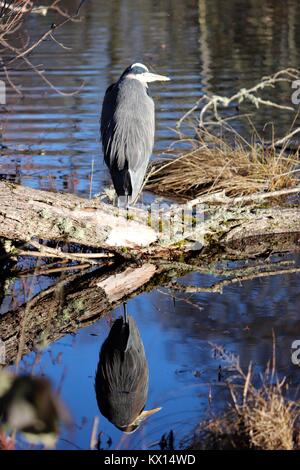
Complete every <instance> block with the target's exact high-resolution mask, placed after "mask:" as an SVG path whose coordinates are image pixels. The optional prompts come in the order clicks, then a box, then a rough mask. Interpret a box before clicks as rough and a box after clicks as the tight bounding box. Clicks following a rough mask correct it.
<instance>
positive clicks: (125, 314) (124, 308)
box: [123, 302, 127, 323]
mask: <svg viewBox="0 0 300 470" xmlns="http://www.w3.org/2000/svg"><path fill="white" fill-rule="evenodd" d="M123 313H124V321H125V323H127V302H124V303H123Z"/></svg>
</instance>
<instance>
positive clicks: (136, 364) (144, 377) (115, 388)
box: [95, 304, 160, 433]
mask: <svg viewBox="0 0 300 470" xmlns="http://www.w3.org/2000/svg"><path fill="white" fill-rule="evenodd" d="M148 383H149V371H148V364H147V360H146V356H145V351H144V345H143V342H142V339H141V337H140V334H139V330H138V328H137V325H136V323H135V321H134V319H133V318H132V317H131V316H130V315H127V312H126V304H124V318H123V317H120V318H118V319H117V320H116V321H115V322H114V324H113V326H112V328H111V330H110V333H109V335H108V337H107V338H106V340H105V341H104V343H103V345H102V348H101V352H100V360H99V364H98V368H97V372H96V379H95V388H96V397H97V402H98V406H99V409H100V411H101V413H102V414H103V415H104V416H105V417H106V418H107V419H108V420H109V421H110V422H111V423H113V424H114V425H115V426H116V427H117V428H118V429H120V430H121V431H124V432H127V433H130V432H133V431H135V430H136V429H137V428H138V427H139V425H140V424H141V422H142V421H143V420H144V419H146V418H147V417H148V416H150V415H152V414H154V413H156V412H157V411H159V410H160V408H155V409H153V410H148V411H144V407H145V404H146V401H147V396H148Z"/></svg>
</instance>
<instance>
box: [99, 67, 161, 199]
mask: <svg viewBox="0 0 300 470" xmlns="http://www.w3.org/2000/svg"><path fill="white" fill-rule="evenodd" d="M167 80H170V79H169V78H168V77H165V76H163V75H157V74H154V73H151V72H149V70H148V69H147V67H145V65H143V64H140V63H135V64H132V65H130V66H129V67H128V68H127V69H126V70H125V71H124V72H123V74H122V75H121V77H120V78H119V80H118V81H117V82H116V83H114V84H113V85H111V86H110V87H109V88H108V89H107V90H106V93H105V97H104V100H103V105H102V113H101V137H102V145H103V152H104V160H105V163H106V165H107V166H108V168H109V171H110V174H111V177H112V181H113V184H114V187H115V190H116V193H117V195H118V203H119V205H128V203H131V204H134V203H135V202H136V200H137V198H138V196H139V193H140V191H141V188H142V184H143V181H144V177H145V174H146V170H147V166H148V162H149V158H150V155H151V153H152V150H153V145H154V131H155V118H154V102H153V100H152V98H150V96H149V94H148V83H150V82H155V81H167Z"/></svg>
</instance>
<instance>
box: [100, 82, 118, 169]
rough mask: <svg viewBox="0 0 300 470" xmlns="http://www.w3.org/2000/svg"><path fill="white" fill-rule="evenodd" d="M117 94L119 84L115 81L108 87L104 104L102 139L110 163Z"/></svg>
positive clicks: (105, 155) (106, 158)
mask: <svg viewBox="0 0 300 470" xmlns="http://www.w3.org/2000/svg"><path fill="white" fill-rule="evenodd" d="M117 94H118V86H117V84H116V83H113V84H112V85H110V86H109V87H108V88H107V90H106V93H105V96H104V100H103V104H102V112H101V139H102V145H103V151H104V159H105V161H106V163H107V164H108V165H109V163H110V147H111V142H112V139H113V135H114V128H115V119H114V113H115V109H116V101H117Z"/></svg>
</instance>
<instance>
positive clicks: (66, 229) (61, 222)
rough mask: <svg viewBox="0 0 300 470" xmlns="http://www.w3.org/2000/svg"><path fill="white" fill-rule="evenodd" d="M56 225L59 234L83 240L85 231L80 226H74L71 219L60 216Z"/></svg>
mask: <svg viewBox="0 0 300 470" xmlns="http://www.w3.org/2000/svg"><path fill="white" fill-rule="evenodd" d="M56 225H57V227H58V229H59V231H60V233H61V235H67V236H71V237H74V238H77V239H79V240H83V239H84V236H85V231H84V229H83V228H81V227H74V225H73V223H72V220H70V219H68V218H66V217H61V218H59V219H58V220H57V222H56Z"/></svg>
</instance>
